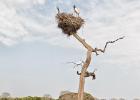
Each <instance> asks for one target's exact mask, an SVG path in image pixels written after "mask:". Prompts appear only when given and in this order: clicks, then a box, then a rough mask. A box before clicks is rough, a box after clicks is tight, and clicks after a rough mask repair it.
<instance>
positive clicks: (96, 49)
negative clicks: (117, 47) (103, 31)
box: [93, 36, 125, 55]
mask: <svg viewBox="0 0 140 100" xmlns="http://www.w3.org/2000/svg"><path fill="white" fill-rule="evenodd" d="M124 38H125V36H123V37H120V38H117V39H116V40H114V41H108V42H106V44H105V46H104V48H103V49H98V48H95V49H94V51H93V52H95V53H96V55H99V54H98V52H97V51H100V52H102V53H104V52H105V51H106V48H107V46H108V44H111V43H115V42H116V41H118V40H121V39H124Z"/></svg>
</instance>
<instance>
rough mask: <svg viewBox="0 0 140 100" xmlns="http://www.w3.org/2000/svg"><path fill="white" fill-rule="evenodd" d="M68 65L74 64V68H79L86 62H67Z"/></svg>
mask: <svg viewBox="0 0 140 100" xmlns="http://www.w3.org/2000/svg"><path fill="white" fill-rule="evenodd" d="M67 63H72V64H74V68H75V67H78V66H81V67H82V66H83V64H84V61H81V62H80V63H76V62H67Z"/></svg>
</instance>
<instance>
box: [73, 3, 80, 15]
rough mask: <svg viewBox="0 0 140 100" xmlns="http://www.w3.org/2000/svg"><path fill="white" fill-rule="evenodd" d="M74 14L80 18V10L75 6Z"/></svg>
mask: <svg viewBox="0 0 140 100" xmlns="http://www.w3.org/2000/svg"><path fill="white" fill-rule="evenodd" d="M73 9H74V12H75V13H76V14H77V15H78V16H79V14H80V10H79V8H77V7H76V6H75V5H73Z"/></svg>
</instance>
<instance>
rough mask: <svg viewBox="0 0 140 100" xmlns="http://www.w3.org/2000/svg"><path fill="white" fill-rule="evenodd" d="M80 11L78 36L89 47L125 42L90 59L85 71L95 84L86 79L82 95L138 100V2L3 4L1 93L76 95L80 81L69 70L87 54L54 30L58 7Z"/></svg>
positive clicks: (10, 0)
mask: <svg viewBox="0 0 140 100" xmlns="http://www.w3.org/2000/svg"><path fill="white" fill-rule="evenodd" d="M73 4H76V5H77V6H78V7H79V8H80V16H82V17H83V18H84V19H85V21H86V24H85V25H84V26H83V27H82V28H81V29H80V30H79V31H78V34H79V35H80V36H81V37H85V39H86V41H87V42H88V43H90V44H91V45H92V46H93V47H99V48H103V46H104V44H105V42H106V41H108V40H113V39H116V38H118V37H120V36H124V35H125V36H126V38H125V39H124V40H121V41H119V42H117V43H115V44H112V45H111V46H109V47H108V48H107V51H106V53H105V54H101V55H99V56H97V57H96V56H95V55H93V60H92V63H91V65H90V66H89V70H91V71H93V70H94V68H97V69H98V71H97V72H96V75H97V79H96V80H94V81H92V80H91V79H90V78H88V79H86V85H85V91H87V92H90V93H91V94H92V95H95V96H97V97H100V98H102V97H106V98H110V97H125V98H127V99H128V98H134V97H140V94H139V93H140V86H139V84H140V79H139V76H140V73H139V72H140V66H139V65H140V62H139V61H140V57H139V55H140V52H139V51H140V46H139V45H140V40H139V38H140V34H139V32H140V28H139V27H140V20H139V18H140V13H139V12H140V0H86V2H85V0H1V1H0V10H1V12H0V23H1V25H0V64H1V66H0V93H2V92H7V91H8V92H10V93H11V95H13V96H28V95H39V96H42V95H43V94H46V93H48V94H51V95H52V96H54V97H56V98H57V97H58V96H59V93H60V92H61V91H63V90H69V91H74V92H76V91H77V90H78V82H79V80H78V79H79V77H78V76H77V75H76V71H77V70H80V68H76V69H73V65H72V64H67V62H70V61H74V62H78V61H80V60H83V59H84V57H85V54H86V50H85V49H84V48H83V47H82V45H81V44H80V43H79V42H78V41H77V40H76V39H74V38H73V37H67V36H65V35H64V34H62V32H61V30H60V29H58V28H57V23H56V20H55V14H56V13H57V10H56V6H59V8H60V10H61V11H65V12H70V13H73V9H72V6H73Z"/></svg>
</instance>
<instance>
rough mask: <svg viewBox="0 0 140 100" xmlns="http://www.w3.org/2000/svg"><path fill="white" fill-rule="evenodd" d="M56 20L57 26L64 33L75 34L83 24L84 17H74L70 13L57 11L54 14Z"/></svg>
mask: <svg viewBox="0 0 140 100" xmlns="http://www.w3.org/2000/svg"><path fill="white" fill-rule="evenodd" d="M56 19H57V22H58V27H59V28H61V29H62V31H63V33H64V34H67V35H68V36H70V35H72V34H76V32H77V31H78V30H79V29H80V28H81V26H82V25H83V24H84V19H82V18H81V17H75V16H73V15H72V14H68V13H58V14H57V15H56Z"/></svg>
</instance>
